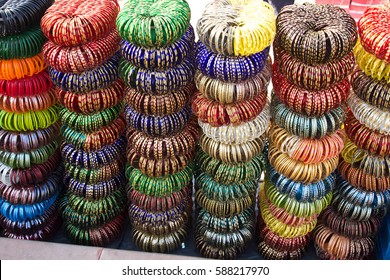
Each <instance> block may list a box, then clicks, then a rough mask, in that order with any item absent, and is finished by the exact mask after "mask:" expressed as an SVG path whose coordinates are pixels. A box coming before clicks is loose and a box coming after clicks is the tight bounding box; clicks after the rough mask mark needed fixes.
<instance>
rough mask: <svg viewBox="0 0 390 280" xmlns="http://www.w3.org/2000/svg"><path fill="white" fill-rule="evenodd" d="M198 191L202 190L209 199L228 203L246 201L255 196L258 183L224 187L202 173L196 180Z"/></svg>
mask: <svg viewBox="0 0 390 280" xmlns="http://www.w3.org/2000/svg"><path fill="white" fill-rule="evenodd" d="M195 182H196V185H195V188H196V189H202V192H203V195H205V196H206V197H207V198H208V199H211V200H215V201H219V202H227V201H231V200H240V199H245V198H246V197H248V196H254V195H255V194H256V190H257V181H248V182H246V183H245V184H229V185H223V184H220V183H217V182H215V181H214V180H213V178H212V177H210V176H208V175H207V174H205V173H201V174H200V175H199V176H197V177H196V179H195Z"/></svg>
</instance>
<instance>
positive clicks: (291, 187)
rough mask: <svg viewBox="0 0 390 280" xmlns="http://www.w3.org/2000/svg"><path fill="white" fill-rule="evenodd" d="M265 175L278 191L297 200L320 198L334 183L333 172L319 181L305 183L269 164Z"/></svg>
mask: <svg viewBox="0 0 390 280" xmlns="http://www.w3.org/2000/svg"><path fill="white" fill-rule="evenodd" d="M267 177H268V178H270V181H271V182H272V184H273V185H274V186H275V188H276V189H277V190H278V191H279V192H281V193H282V194H286V195H288V196H289V197H290V198H292V199H295V200H296V201H298V202H313V201H315V200H319V199H322V198H324V197H325V196H326V195H327V194H328V193H330V192H331V191H332V190H333V188H334V186H335V184H336V174H335V173H332V174H331V175H329V176H328V177H326V178H325V179H323V180H321V181H319V182H316V183H310V184H306V185H305V184H303V183H300V182H296V181H293V180H291V179H289V178H287V177H285V176H284V175H282V174H279V173H277V172H276V170H275V169H274V168H273V167H272V166H271V165H270V164H268V165H267Z"/></svg>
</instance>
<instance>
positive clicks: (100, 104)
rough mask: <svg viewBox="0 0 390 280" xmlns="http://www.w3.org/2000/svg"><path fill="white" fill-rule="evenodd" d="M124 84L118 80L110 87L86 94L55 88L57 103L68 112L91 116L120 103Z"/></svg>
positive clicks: (123, 92)
mask: <svg viewBox="0 0 390 280" xmlns="http://www.w3.org/2000/svg"><path fill="white" fill-rule="evenodd" d="M124 94H125V91H124V83H123V82H122V81H121V80H120V79H118V80H116V81H115V82H113V83H112V84H111V85H110V86H108V87H106V88H103V89H99V90H96V91H89V92H86V93H82V94H79V93H73V92H69V91H64V90H62V89H60V88H56V95H57V97H58V101H59V102H60V103H61V104H62V105H63V106H65V107H66V108H68V109H69V110H70V111H73V112H76V113H79V114H85V115H87V114H93V113H96V112H100V111H103V110H106V109H108V108H111V107H114V106H116V105H117V104H119V103H120V102H122V100H123V97H124Z"/></svg>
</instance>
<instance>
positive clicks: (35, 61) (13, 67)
mask: <svg viewBox="0 0 390 280" xmlns="http://www.w3.org/2000/svg"><path fill="white" fill-rule="evenodd" d="M46 67H47V65H46V63H45V61H44V60H43V57H42V55H41V54H38V55H36V56H33V57H29V58H22V59H7V60H2V59H0V79H1V80H13V79H22V78H25V77H26V76H32V75H35V74H38V73H39V72H42V71H43V70H45V69H46Z"/></svg>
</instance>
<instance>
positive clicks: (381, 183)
mask: <svg viewBox="0 0 390 280" xmlns="http://www.w3.org/2000/svg"><path fill="white" fill-rule="evenodd" d="M338 170H339V171H340V174H341V175H342V176H343V178H344V179H346V180H347V181H348V182H349V183H350V184H351V185H352V186H354V187H357V186H359V188H360V189H364V190H366V191H374V192H384V191H386V190H389V189H390V177H375V176H373V175H371V174H368V173H366V172H364V170H362V169H359V168H356V167H353V166H352V165H351V164H349V163H347V162H346V161H344V159H343V158H342V157H340V163H339V166H338Z"/></svg>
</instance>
